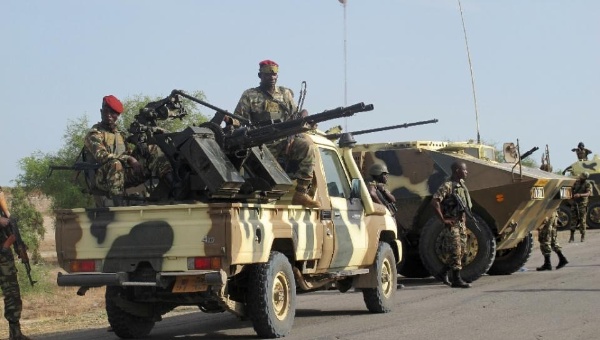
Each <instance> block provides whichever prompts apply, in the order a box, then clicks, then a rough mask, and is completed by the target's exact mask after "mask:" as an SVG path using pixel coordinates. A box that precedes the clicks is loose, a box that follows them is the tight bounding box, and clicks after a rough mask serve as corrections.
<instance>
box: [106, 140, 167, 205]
mask: <svg viewBox="0 0 600 340" xmlns="http://www.w3.org/2000/svg"><path fill="white" fill-rule="evenodd" d="M133 157H135V158H136V159H137V160H138V162H139V163H140V164H141V165H142V167H143V169H144V171H143V173H141V174H140V173H136V172H135V171H133V169H132V168H130V167H126V164H123V163H122V162H121V161H119V160H118V159H113V160H111V161H109V162H106V163H105V164H103V165H102V167H100V168H99V169H98V170H97V171H96V187H98V189H101V190H104V191H106V192H108V193H109V195H110V196H111V197H112V196H119V195H123V193H124V192H125V188H129V187H134V186H136V185H140V184H142V183H144V182H145V181H146V180H147V179H149V178H153V177H154V178H162V177H164V176H165V175H166V174H168V173H170V172H172V171H173V170H172V167H171V163H169V160H168V159H167V157H166V156H165V155H164V153H163V152H162V151H161V150H160V148H159V147H158V146H157V145H150V146H149V147H148V148H147V149H146V150H145V151H144V152H140V151H139V150H135V151H134V153H133Z"/></svg>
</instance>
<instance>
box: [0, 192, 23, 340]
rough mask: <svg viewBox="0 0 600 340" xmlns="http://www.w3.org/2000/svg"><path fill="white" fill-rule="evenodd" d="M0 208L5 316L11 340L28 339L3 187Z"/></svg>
mask: <svg viewBox="0 0 600 340" xmlns="http://www.w3.org/2000/svg"><path fill="white" fill-rule="evenodd" d="M0 208H1V209H0V288H2V294H3V295H4V317H5V318H6V320H7V321H8V332H9V339H10V340H28V339H29V337H27V336H25V335H24V334H23V332H21V324H20V320H21V310H22V309H23V301H21V290H20V289H19V280H18V279H17V267H16V266H15V258H14V256H13V252H12V250H11V249H10V247H11V245H12V244H13V242H14V241H15V236H14V235H8V233H7V232H6V228H7V227H8V224H9V219H8V217H10V212H9V211H8V208H7V206H6V199H5V198H4V192H2V188H1V187H0Z"/></svg>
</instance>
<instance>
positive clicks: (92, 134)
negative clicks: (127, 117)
mask: <svg viewBox="0 0 600 340" xmlns="http://www.w3.org/2000/svg"><path fill="white" fill-rule="evenodd" d="M122 112H123V104H122V103H121V101H119V99H117V98H116V97H115V96H113V95H109V96H106V97H104V98H103V99H102V108H101V109H100V114H101V116H102V121H101V122H100V123H97V124H95V125H94V126H93V127H92V128H91V129H90V130H89V132H88V133H87V135H86V136H85V148H86V151H87V152H89V153H90V154H91V156H92V157H93V158H94V159H95V161H96V162H98V163H100V164H101V166H100V168H99V169H98V170H96V183H95V185H96V187H98V188H99V189H101V190H104V191H106V192H108V194H109V196H110V198H112V200H113V203H114V205H115V206H120V205H123V194H124V192H125V188H127V187H132V186H136V185H139V184H142V183H144V181H145V180H146V179H147V178H149V177H151V176H156V177H160V178H164V179H165V180H166V181H167V182H168V184H170V185H172V183H173V174H172V168H171V164H170V163H169V161H168V160H167V159H166V157H165V156H164V154H162V152H160V150H159V149H158V148H157V147H156V146H155V145H154V146H153V148H150V149H149V150H150V152H147V154H148V155H147V157H139V156H138V158H139V159H138V158H136V157H134V156H133V154H134V152H133V150H131V149H130V147H129V144H127V143H126V142H125V137H124V135H123V133H121V132H120V131H119V130H118V128H117V119H119V115H120V114H121V113H122Z"/></svg>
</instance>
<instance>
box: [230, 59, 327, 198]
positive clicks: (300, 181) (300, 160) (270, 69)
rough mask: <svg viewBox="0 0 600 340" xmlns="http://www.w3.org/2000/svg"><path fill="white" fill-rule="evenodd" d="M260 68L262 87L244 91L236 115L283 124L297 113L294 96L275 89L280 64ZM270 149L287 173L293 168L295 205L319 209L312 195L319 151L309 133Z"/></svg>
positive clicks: (258, 121)
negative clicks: (282, 161)
mask: <svg viewBox="0 0 600 340" xmlns="http://www.w3.org/2000/svg"><path fill="white" fill-rule="evenodd" d="M258 68H259V69H258V78H260V85H259V86H258V87H255V88H251V89H248V90H246V91H244V93H243V94H242V97H241V98H240V100H239V102H238V104H237V106H236V108H235V111H234V113H235V114H237V115H240V116H242V117H245V118H247V119H249V120H250V121H251V122H253V123H260V122H267V121H270V122H275V121H282V122H283V121H286V120H288V119H291V118H293V116H294V115H296V114H298V112H297V110H298V108H297V105H296V103H294V93H293V92H292V90H290V89H288V88H285V87H283V86H276V84H277V76H278V73H279V65H278V64H277V63H276V62H274V61H272V60H263V61H261V62H260V63H259V64H258ZM305 114H306V113H304V115H305ZM267 147H268V148H269V150H270V151H271V153H272V154H273V156H275V158H278V159H279V158H282V159H284V163H286V165H287V169H286V172H287V171H290V169H291V170H292V171H294V170H295V172H294V173H293V174H292V175H291V177H292V178H294V179H295V180H296V183H297V185H296V192H295V193H294V197H293V198H292V204H299V205H303V206H305V207H309V208H318V207H320V206H321V204H320V202H319V201H316V200H314V199H313V197H310V196H309V187H310V184H311V182H312V179H313V172H314V168H315V155H316V150H317V148H316V146H315V144H314V143H313V141H312V139H310V138H309V137H308V136H306V134H298V135H296V136H294V138H293V139H283V140H279V141H275V142H273V143H270V144H268V145H267Z"/></svg>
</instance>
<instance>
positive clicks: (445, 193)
mask: <svg viewBox="0 0 600 340" xmlns="http://www.w3.org/2000/svg"><path fill="white" fill-rule="evenodd" d="M453 192H455V193H456V194H457V195H458V196H459V197H460V198H461V200H462V201H463V202H466V203H465V204H466V205H467V206H468V207H469V208H471V206H472V204H471V197H470V196H469V190H468V189H467V187H466V186H465V183H464V181H463V180H460V181H459V182H456V181H451V180H450V181H446V182H445V183H444V184H443V185H442V186H441V187H440V188H439V189H438V191H437V192H436V193H435V194H434V195H433V199H437V200H438V201H440V205H441V208H442V213H443V215H444V218H448V219H451V220H452V221H453V223H452V225H451V227H450V229H449V230H448V233H447V234H446V235H445V237H444V242H443V245H442V248H443V249H442V250H443V251H444V252H445V253H447V254H448V255H449V257H448V259H449V263H448V267H449V268H450V269H452V270H461V269H462V258H463V256H464V255H465V254H466V251H467V226H466V225H465V222H464V220H463V216H464V211H462V210H461V209H460V206H459V205H458V202H456V200H455V199H454V198H453V197H452V193H453Z"/></svg>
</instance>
